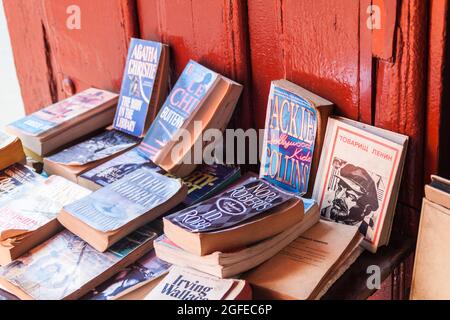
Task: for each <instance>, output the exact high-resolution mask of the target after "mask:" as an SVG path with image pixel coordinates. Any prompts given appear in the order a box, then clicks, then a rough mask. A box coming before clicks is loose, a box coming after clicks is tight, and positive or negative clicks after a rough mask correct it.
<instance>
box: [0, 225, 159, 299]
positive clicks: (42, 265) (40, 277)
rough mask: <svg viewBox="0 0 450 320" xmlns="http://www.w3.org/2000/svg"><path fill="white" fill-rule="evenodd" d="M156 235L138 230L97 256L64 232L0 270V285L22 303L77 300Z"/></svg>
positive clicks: (127, 262) (138, 253) (145, 247)
mask: <svg viewBox="0 0 450 320" xmlns="http://www.w3.org/2000/svg"><path fill="white" fill-rule="evenodd" d="M157 236H158V232H157V231H156V230H155V229H154V228H153V225H152V224H147V225H145V226H142V227H141V228H139V229H138V230H136V231H135V232H133V233H131V234H130V235H129V236H127V237H125V238H123V239H122V240H121V241H119V242H118V243H116V244H115V245H114V246H112V247H111V248H110V249H109V250H108V251H107V252H104V253H101V252H98V251H97V250H95V249H94V248H93V247H91V246H90V245H89V244H88V243H86V242H85V241H83V240H82V239H80V238H79V237H77V236H76V235H74V234H72V233H71V232H70V231H68V230H64V231H61V232H60V233H58V234H56V235H55V236H54V237H52V238H51V239H49V240H47V241H45V242H44V243H42V244H41V245H39V246H37V247H35V248H33V249H32V250H30V251H29V252H28V253H27V254H25V255H23V256H21V257H20V258H18V259H17V260H15V261H13V262H12V263H10V264H8V265H7V266H5V267H4V268H2V269H1V270H0V285H1V286H2V287H4V288H5V289H6V290H7V291H8V292H11V293H12V294H14V295H16V296H17V297H19V298H20V299H24V300H30V299H34V300H62V299H64V300H74V299H79V298H81V297H82V296H84V295H85V294H86V293H88V292H89V291H90V290H92V289H94V288H95V287H97V286H98V285H100V284H101V283H103V282H104V281H106V280H107V279H109V278H110V277H111V276H113V275H114V274H116V273H117V272H119V271H120V270H122V269H123V268H125V267H126V266H128V265H130V264H132V263H134V262H135V261H136V260H138V259H139V258H140V257H142V256H143V255H144V254H145V253H147V252H148V251H149V250H151V249H152V248H153V240H154V239H155V238H156V237H157Z"/></svg>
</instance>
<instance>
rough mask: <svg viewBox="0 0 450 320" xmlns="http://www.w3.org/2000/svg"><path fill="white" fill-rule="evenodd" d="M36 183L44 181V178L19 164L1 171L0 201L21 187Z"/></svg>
mask: <svg viewBox="0 0 450 320" xmlns="http://www.w3.org/2000/svg"><path fill="white" fill-rule="evenodd" d="M34 181H44V177H42V176H40V175H39V174H37V173H36V172H34V171H33V170H31V169H30V168H28V167H26V166H23V165H21V164H19V163H16V164H14V165H12V166H10V167H8V168H6V169H4V170H1V171H0V199H1V198H2V197H3V196H4V195H7V194H10V193H13V192H16V191H17V190H18V189H19V187H20V186H22V185H24V184H26V183H30V182H34Z"/></svg>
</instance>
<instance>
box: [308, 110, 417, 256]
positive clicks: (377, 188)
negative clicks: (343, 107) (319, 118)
mask: <svg viewBox="0 0 450 320" xmlns="http://www.w3.org/2000/svg"><path fill="white" fill-rule="evenodd" d="M407 143H408V137H406V136H403V135H400V134H396V133H393V132H389V131H387V130H383V129H379V128H375V127H372V126H368V125H364V124H361V123H358V122H356V121H352V120H348V119H345V118H330V119H329V121H328V128H327V133H326V137H325V142H324V149H323V151H322V157H321V160H320V165H319V170H318V172H319V173H320V174H318V175H317V178H316V185H315V187H314V193H313V198H314V199H315V200H316V201H317V203H318V204H319V208H320V211H321V215H322V218H324V219H327V220H330V221H334V222H339V223H344V224H348V225H355V226H360V231H361V233H362V234H363V235H364V236H365V241H363V243H362V245H363V246H364V247H365V248H366V249H368V250H370V251H372V252H375V251H376V249H377V247H379V246H382V245H385V244H387V243H388V241H389V236H390V230H391V227H392V221H393V218H394V213H395V206H396V202H397V197H398V190H399V187H400V181H401V177H402V171H403V165H404V160H405V155H406V148H407Z"/></svg>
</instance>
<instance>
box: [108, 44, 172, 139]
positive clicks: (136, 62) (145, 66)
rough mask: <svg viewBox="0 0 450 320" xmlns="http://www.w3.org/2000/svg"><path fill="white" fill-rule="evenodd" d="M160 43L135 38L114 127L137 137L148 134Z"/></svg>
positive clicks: (161, 47)
mask: <svg viewBox="0 0 450 320" xmlns="http://www.w3.org/2000/svg"><path fill="white" fill-rule="evenodd" d="M162 49H163V45H162V44H161V43H159V42H153V41H146V40H141V39H131V42H130V48H129V50H128V57H127V62H126V65H125V71H124V75H123V80H122V88H121V90H120V97H119V103H118V104H117V110H116V115H115V118H114V123H113V126H114V129H116V130H120V131H123V132H125V133H128V134H131V135H133V136H136V137H141V136H143V135H144V133H145V132H144V130H145V126H146V122H147V116H148V113H149V108H151V107H155V108H156V107H157V106H152V105H150V102H151V101H152V95H153V93H154V89H155V82H156V78H157V75H158V68H159V64H160V58H161V51H162Z"/></svg>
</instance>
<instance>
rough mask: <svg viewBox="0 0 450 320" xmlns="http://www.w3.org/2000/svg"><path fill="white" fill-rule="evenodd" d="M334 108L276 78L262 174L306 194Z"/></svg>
mask: <svg viewBox="0 0 450 320" xmlns="http://www.w3.org/2000/svg"><path fill="white" fill-rule="evenodd" d="M332 107H333V104H332V103H331V102H329V101H328V100H325V99H323V98H321V97H319V96H317V95H315V94H313V93H312V92H309V91H307V90H305V89H303V88H301V87H299V86H297V85H295V84H293V83H291V82H289V81H287V80H278V81H272V85H271V88H270V93H269V102H268V106H267V114H266V126H265V127H266V130H265V135H264V146H263V157H262V160H261V171H260V177H261V178H263V179H265V180H267V181H269V182H270V183H272V184H274V185H276V186H277V187H279V188H282V189H284V190H286V191H288V192H292V193H295V194H297V195H300V196H301V195H304V194H306V193H307V191H308V186H309V178H310V176H311V175H315V173H316V170H317V163H318V159H319V158H320V154H319V152H320V150H321V148H322V141H323V136H324V134H323V132H324V130H325V128H326V122H327V119H328V116H329V114H330V113H331V111H332ZM313 160H316V161H315V162H313ZM313 164H314V165H313ZM311 189H312V188H311Z"/></svg>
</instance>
